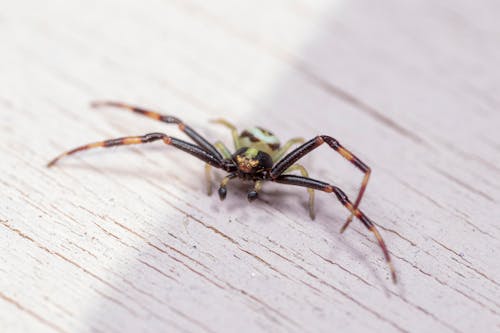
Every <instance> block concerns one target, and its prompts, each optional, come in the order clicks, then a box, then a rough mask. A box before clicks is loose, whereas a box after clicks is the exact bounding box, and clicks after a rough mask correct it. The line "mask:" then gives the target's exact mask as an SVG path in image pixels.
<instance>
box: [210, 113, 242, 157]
mask: <svg viewBox="0 0 500 333" xmlns="http://www.w3.org/2000/svg"><path fill="white" fill-rule="evenodd" d="M210 122H212V123H214V124H219V125H223V126H225V127H227V128H229V129H230V130H231V135H232V137H233V143H234V149H235V150H238V149H240V148H241V145H240V135H239V133H238V129H237V128H236V126H234V125H233V124H231V123H230V122H229V121H227V120H226V119H223V118H218V119H214V120H211V121H210Z"/></svg>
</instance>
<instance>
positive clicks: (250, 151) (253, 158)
mask: <svg viewBox="0 0 500 333" xmlns="http://www.w3.org/2000/svg"><path fill="white" fill-rule="evenodd" d="M232 158H233V161H234V162H235V163H236V165H237V167H238V170H239V171H240V172H242V173H245V174H256V173H259V172H262V171H265V170H269V169H271V168H272V167H273V159H272V158H271V156H270V155H269V154H268V153H266V152H263V151H261V150H258V149H255V148H248V147H244V148H240V149H238V151H236V153H234V154H233V157H232Z"/></svg>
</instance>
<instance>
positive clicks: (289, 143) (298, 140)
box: [273, 138, 306, 163]
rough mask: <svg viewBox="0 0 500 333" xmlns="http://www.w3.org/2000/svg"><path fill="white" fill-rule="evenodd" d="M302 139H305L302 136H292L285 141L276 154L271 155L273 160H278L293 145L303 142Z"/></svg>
mask: <svg viewBox="0 0 500 333" xmlns="http://www.w3.org/2000/svg"><path fill="white" fill-rule="evenodd" d="M304 141H306V140H305V139H304V138H293V139H290V140H288V141H287V142H285V144H284V145H283V146H281V148H280V149H279V150H278V151H277V152H276V154H274V155H273V162H275V163H276V162H277V161H279V160H280V159H281V158H282V157H283V155H285V154H286V152H287V151H288V150H289V149H290V148H291V147H292V146H293V145H295V144H298V143H304Z"/></svg>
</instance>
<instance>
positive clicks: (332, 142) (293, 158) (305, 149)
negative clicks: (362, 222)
mask: <svg viewBox="0 0 500 333" xmlns="http://www.w3.org/2000/svg"><path fill="white" fill-rule="evenodd" d="M325 142H326V143H327V144H328V145H329V146H330V147H331V148H332V149H333V150H335V151H336V152H338V153H339V154H340V155H341V156H342V157H344V158H345V159H346V160H348V161H349V162H351V163H352V164H354V166H356V167H357V168H358V169H359V170H361V172H363V173H364V177H363V181H362V182H361V187H360V189H359V192H358V196H357V198H356V200H355V201H354V205H353V208H354V211H356V209H357V208H358V206H359V203H360V202H361V198H362V197H363V194H364V193H365V190H366V186H367V185H368V180H369V179H370V174H371V169H370V168H369V167H368V166H367V165H366V164H365V163H363V162H362V161H361V160H360V159H359V158H357V157H356V156H354V154H352V153H351V152H350V151H349V150H347V149H346V148H344V147H343V146H342V145H341V144H340V143H339V142H338V141H337V140H336V139H334V138H332V137H330V136H328V135H318V136H317V137H315V138H313V139H311V140H309V141H307V142H306V143H304V144H303V145H301V146H299V147H297V148H296V149H295V150H293V151H292V152H290V153H289V154H288V155H286V156H285V157H283V158H282V159H281V160H280V161H279V162H278V163H276V165H275V166H274V167H273V169H272V170H271V173H270V175H271V178H272V179H276V178H277V177H278V176H279V175H281V174H282V173H283V172H285V171H286V170H287V169H288V168H289V167H290V166H292V165H293V164H294V163H295V162H297V161H298V160H299V159H301V158H302V157H304V156H305V155H307V154H308V153H310V152H311V151H312V150H314V149H316V148H318V147H319V146H321V145H322V144H323V143H325ZM353 216H354V213H351V215H350V216H349V217H348V218H347V221H346V222H345V223H344V225H343V226H342V228H341V230H340V232H344V230H345V229H346V228H347V227H348V226H349V224H350V223H351V221H352V218H353Z"/></svg>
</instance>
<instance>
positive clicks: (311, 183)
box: [273, 175, 397, 283]
mask: <svg viewBox="0 0 500 333" xmlns="http://www.w3.org/2000/svg"><path fill="white" fill-rule="evenodd" d="M273 181H275V182H277V183H281V184H288V185H295V186H302V187H306V188H312V189H315V190H318V191H323V192H326V193H333V194H335V196H336V197H337V199H338V200H339V201H340V203H341V204H342V205H343V206H344V207H345V208H347V209H348V210H349V211H350V212H351V214H352V215H354V216H356V217H357V218H358V219H359V220H360V221H361V223H363V225H364V226H365V227H366V228H367V229H368V230H370V231H371V232H372V233H373V234H374V235H375V238H376V239H377V242H378V244H379V246H380V248H381V249H382V252H383V254H384V257H385V260H386V262H387V264H388V265H389V269H390V271H391V277H392V281H393V282H394V283H396V282H397V277H396V270H395V269H394V266H393V264H392V261H391V257H390V255H389V251H388V250H387V246H386V245H385V242H384V240H383V239H382V236H381V235H380V233H379V232H378V230H377V228H376V227H375V224H373V222H372V221H371V220H370V219H369V218H368V217H367V216H366V215H365V214H364V213H363V212H361V211H360V210H359V209H357V208H355V207H354V205H353V204H352V202H351V201H350V200H349V198H348V197H347V195H346V194H345V193H344V192H343V191H342V190H341V189H340V188H338V187H336V186H333V185H330V184H328V183H325V182H322V181H319V180H315V179H312V178H308V177H301V176H295V175H282V176H279V177H277V178H276V179H273Z"/></svg>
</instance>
